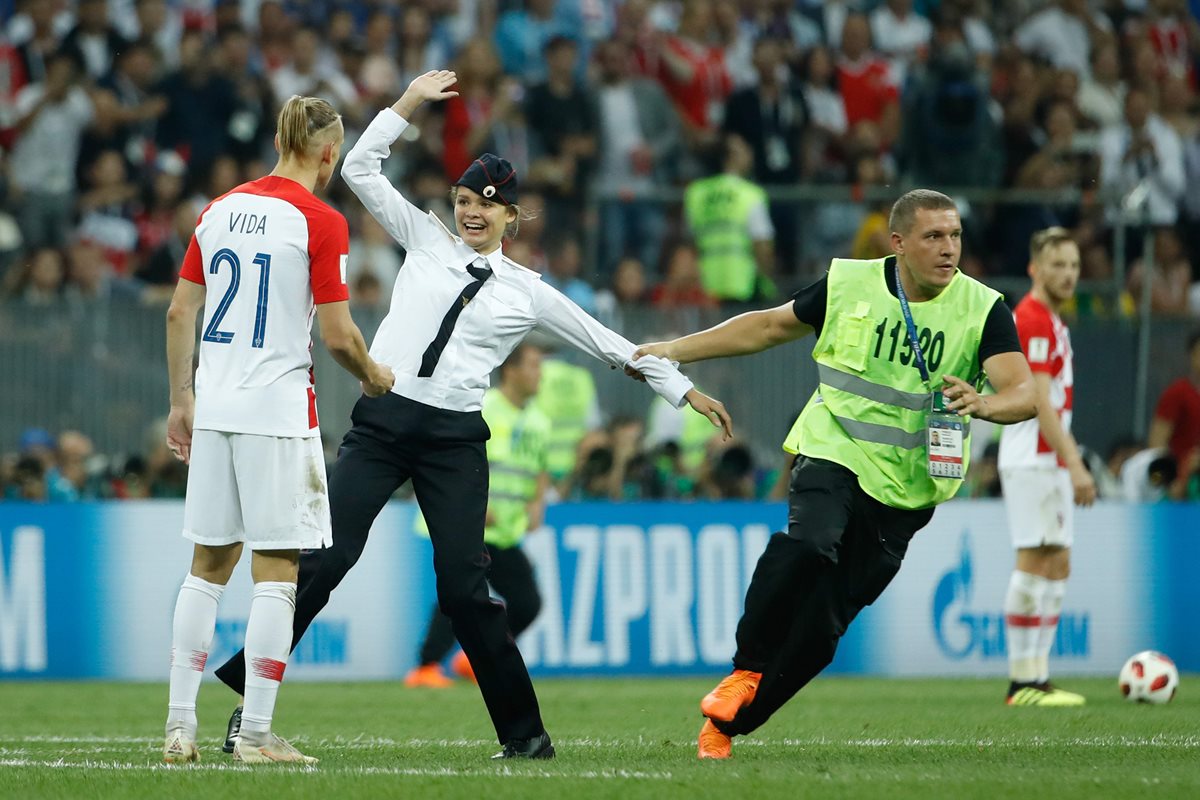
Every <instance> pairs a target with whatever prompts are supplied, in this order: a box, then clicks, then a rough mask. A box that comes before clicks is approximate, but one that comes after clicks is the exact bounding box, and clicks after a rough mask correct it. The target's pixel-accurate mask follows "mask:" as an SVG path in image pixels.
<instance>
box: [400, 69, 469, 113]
mask: <svg viewBox="0 0 1200 800" xmlns="http://www.w3.org/2000/svg"><path fill="white" fill-rule="evenodd" d="M457 82H458V76H457V75H455V74H454V71H453V70H448V69H435V70H430V71H429V72H426V73H425V74H424V75H418V76H417V77H416V78H413V82H412V83H410V84H409V85H408V88H407V89H405V90H404V94H403V95H401V97H400V99H399V100H397V101H396V102H395V104H394V105H393V106H392V110H393V111H395V112H396V113H397V114H399V115H400V116H402V117H404V118H405V119H408V118H409V117H411V116H412V113H413V112H414V111H416V110H417V108H419V107H420V105H421V104H422V103H426V102H430V101H434V100H446V99H448V98H451V97H458V92H452V91H450V90H449V89H450V87H451V86H453V85H454V84H455V83H457Z"/></svg>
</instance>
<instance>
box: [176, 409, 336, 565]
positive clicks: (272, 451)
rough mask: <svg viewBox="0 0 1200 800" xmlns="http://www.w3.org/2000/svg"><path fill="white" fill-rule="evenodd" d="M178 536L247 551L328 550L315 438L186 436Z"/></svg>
mask: <svg viewBox="0 0 1200 800" xmlns="http://www.w3.org/2000/svg"><path fill="white" fill-rule="evenodd" d="M183 536H184V538H185V539H190V540H191V541H193V542H196V543H197V544H206V545H226V544H234V543H235V542H245V543H246V546H247V547H249V548H250V549H251V550H316V549H319V548H322V547H328V546H329V545H331V544H332V543H333V526H332V523H331V521H330V518H329V488H328V484H327V482H326V479H325V455H324V453H323V452H322V450H321V437H319V436H312V437H307V438H301V437H279V436H256V435H253V434H248V433H224V432H222V431H210V430H196V431H192V461H191V468H190V469H189V471H188V484H187V498H186V499H185V500H184V504H183Z"/></svg>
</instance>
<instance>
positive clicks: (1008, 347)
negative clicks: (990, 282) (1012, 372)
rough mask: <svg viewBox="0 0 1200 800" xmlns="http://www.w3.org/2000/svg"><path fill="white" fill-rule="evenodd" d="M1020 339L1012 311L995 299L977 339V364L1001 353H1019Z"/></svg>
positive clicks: (1001, 300) (1002, 301)
mask: <svg viewBox="0 0 1200 800" xmlns="http://www.w3.org/2000/svg"><path fill="white" fill-rule="evenodd" d="M1020 352H1021V339H1020V338H1019V337H1018V336H1017V323H1016V322H1014V321H1013V315H1012V311H1010V310H1009V308H1008V306H1007V305H1005V304H1004V300H1003V299H1000V298H997V299H996V302H995V304H993V305H992V310H991V311H989V312H988V316H987V320H985V321H984V323H983V335H982V336H980V337H979V363H980V365H982V364H983V362H984V361H987V360H988V359H989V358H991V357H992V356H995V355H999V354H1001V353H1020Z"/></svg>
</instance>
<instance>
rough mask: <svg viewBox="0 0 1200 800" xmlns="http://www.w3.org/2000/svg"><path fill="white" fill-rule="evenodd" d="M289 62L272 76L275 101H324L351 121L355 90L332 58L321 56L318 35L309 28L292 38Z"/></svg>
mask: <svg viewBox="0 0 1200 800" xmlns="http://www.w3.org/2000/svg"><path fill="white" fill-rule="evenodd" d="M291 52H292V60H291V62H290V63H288V64H284V65H283V66H281V67H279V68H278V69H276V70H275V72H273V73H272V74H271V88H272V89H274V91H275V100H276V101H277V102H279V103H283V102H284V101H286V100H287V99H288V98H289V97H291V96H292V95H297V94H298V95H300V96H302V97H304V96H315V97H326V98H328V99H329V101H330V102H332V103H333V104H334V105H336V106H338V107H339V108H341V109H343V112H342V113H344V114H346V115H347V116H350V117H356V116H357V109H358V90H357V89H355V88H354V82H353V81H351V80H350V79H349V78H347V77H346V76H345V75H343V74H342V73H341V72H340V71H339V70H338V68H337V66H336V63H337V62H336V60H335V59H333V57H332V56H331V55H324V56H323V54H322V52H321V34H320V33H319V32H318V31H317V30H316V29H315V28H310V27H302V28H298V29H297V30H296V32H295V33H294V34H293V35H292V47H291Z"/></svg>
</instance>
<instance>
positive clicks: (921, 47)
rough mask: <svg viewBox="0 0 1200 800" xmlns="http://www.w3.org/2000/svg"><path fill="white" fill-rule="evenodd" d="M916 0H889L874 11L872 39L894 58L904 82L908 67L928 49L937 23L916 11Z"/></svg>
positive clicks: (879, 48)
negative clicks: (934, 23)
mask: <svg viewBox="0 0 1200 800" xmlns="http://www.w3.org/2000/svg"><path fill="white" fill-rule="evenodd" d="M912 5H913V4H912V0H887V2H886V3H884V4H883V5H881V6H879V7H878V8H876V9H875V10H874V11H873V12H871V17H870V19H871V39H872V40H873V41H874V42H875V49H876V50H878V51H879V52H881V53H882V54H883V55H885V56H887V57H888V58H890V59H891V60H892V63H893V65H894V67H895V68H897V69H898V76H899V77H898V82H899V83H903V82H904V81H903V76H904V74H905V73H904V68H905V67H907V66H908V65H910V64H912V63H913V62H915V61H917V60H918V59H919V58H920V56H921V55H922V54H923V53H924V52H925V51H927V50H928V48H929V39H930V37H931V36H932V34H933V26H932V25H931V24H930V22H929V20H927V19H926V18H925V17H923V16H921V15H920V14H918V13H917V12H915V11H913V8H912Z"/></svg>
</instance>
